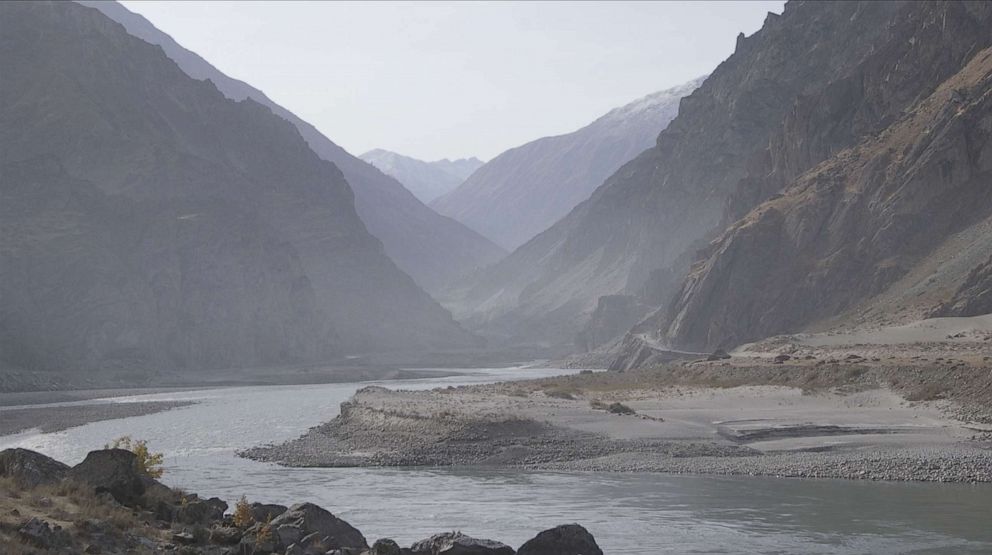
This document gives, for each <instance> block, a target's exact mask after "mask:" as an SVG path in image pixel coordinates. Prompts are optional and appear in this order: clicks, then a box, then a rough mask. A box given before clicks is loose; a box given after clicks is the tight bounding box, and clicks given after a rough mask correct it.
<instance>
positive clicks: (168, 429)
mask: <svg viewBox="0 0 992 555" xmlns="http://www.w3.org/2000/svg"><path fill="white" fill-rule="evenodd" d="M464 372H465V373H466V374H465V375H462V376H454V377H445V378H430V379H421V380H409V381H389V382H378V385H384V386H387V387H391V388H407V389H412V388H418V389H421V388H431V387H437V386H445V385H457V384H465V383H483V382H492V381H498V380H511V379H524V378H532V377H540V376H547V375H554V374H560V373H562V372H563V371H562V370H557V369H532V368H531V369H520V368H509V369H505V368H504V369H475V370H465V371H464ZM373 383H374V382H373ZM363 385H367V384H364V383H363V384H356V383H351V384H327V385H294V386H266V387H232V388H224V389H210V390H200V391H189V392H182V393H167V394H154V395H141V396H133V397H124V398H117V399H114V400H113V401H112V402H136V401H147V400H195V401H198V404H195V405H192V406H189V407H183V408H179V409H175V410H171V411H167V412H162V413H158V414H151V415H145V416H139V417H132V418H123V419H119V420H111V421H104V422H95V423H91V424H87V425H84V426H79V427H76V428H71V429H69V430H66V431H63V432H58V433H52V434H42V433H38V432H25V433H21V434H18V435H16V436H6V437H0V449H2V448H6V447H12V446H18V447H26V448H29V449H36V450H38V451H41V452H44V453H46V454H48V455H50V456H52V457H55V458H57V459H59V460H62V461H65V462H67V463H70V464H73V463H76V462H78V461H80V460H82V458H83V457H84V456H85V454H86V452H87V451H89V450H91V449H96V448H100V447H102V446H103V445H104V444H106V443H107V442H108V441H110V440H111V439H113V438H115V437H119V436H122V435H131V436H132V437H136V438H142V439H147V440H148V441H149V444H150V446H151V447H152V448H153V450H156V451H162V452H164V453H165V455H166V459H165V463H166V474H165V476H164V478H163V481H164V482H166V483H167V484H169V485H171V486H178V487H182V488H185V489H187V490H188V491H192V492H196V493H198V494H200V495H202V496H208V497H209V496H218V497H221V498H223V499H226V500H227V501H228V502H229V503H231V504H232V505H233V502H234V500H236V499H237V498H239V497H240V496H241V495H247V496H248V498H249V499H250V500H252V501H262V502H269V503H281V504H287V505H288V504H291V503H294V502H298V501H313V502H315V503H317V504H319V505H321V506H323V507H325V508H327V509H328V510H330V511H331V512H333V513H335V514H337V515H338V516H340V517H342V518H344V519H345V520H347V521H349V522H350V523H351V524H352V525H354V526H355V527H357V528H358V529H360V530H361V531H362V532H363V533H364V534H365V535H366V537H368V538H369V540H370V542H371V541H373V540H374V539H376V538H380V537H391V538H394V539H395V540H397V541H398V542H399V543H400V544H401V545H405V544H409V543H411V542H413V541H415V540H418V539H422V538H424V537H427V536H429V535H431V534H433V533H437V532H441V531H446V530H461V531H463V532H465V533H467V534H470V535H475V536H478V537H489V538H494V539H498V540H500V541H503V542H505V543H508V544H510V545H512V546H514V547H517V546H519V545H520V544H521V543H523V542H524V541H526V540H527V539H529V538H530V537H533V536H534V534H536V533H537V532H538V531H540V530H542V529H544V528H550V527H551V526H553V525H556V524H560V523H566V522H578V523H580V524H582V525H583V526H585V527H586V528H588V529H589V530H590V531H591V532H592V533H593V535H594V536H595V537H596V539H597V541H598V542H599V543H600V545H601V546H602V547H603V550H604V551H605V552H606V553H607V554H623V555H655V554H661V553H768V554H772V553H775V554H784V553H846V554H855V553H858V554H862V553H863V554H887V553H891V554H896V553H900V554H901V553H955V554H957V553H992V487H990V486H989V485H964V484H901V483H874V482H859V481H843V480H796V479H775V478H746V477H706V476H672V475H665V474H609V473H579V472H576V473H561V472H520V471H502V470H479V469H358V468H356V469H294V468H283V467H279V466H277V465H273V464H265V463H257V462H253V461H248V460H244V459H241V458H238V457H237V456H235V450H237V449H240V448H245V447H250V446H253V445H259V444H265V443H273V442H280V441H283V440H287V439H291V438H295V437H297V436H299V435H300V434H302V433H303V432H305V431H306V430H307V429H308V428H309V427H311V426H314V425H316V424H319V423H321V422H324V421H326V420H329V419H331V418H333V417H334V416H335V415H336V414H337V412H338V406H339V404H340V403H341V402H342V401H344V400H346V399H347V398H348V397H349V396H351V394H352V393H353V392H354V391H355V390H356V389H358V388H359V387H362V386H363ZM99 402H108V401H107V400H94V401H85V402H83V403H99ZM2 416H3V413H2V412H0V418H2Z"/></svg>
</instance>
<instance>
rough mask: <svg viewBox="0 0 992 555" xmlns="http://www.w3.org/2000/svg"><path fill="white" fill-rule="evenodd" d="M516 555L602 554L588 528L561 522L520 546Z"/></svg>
mask: <svg viewBox="0 0 992 555" xmlns="http://www.w3.org/2000/svg"><path fill="white" fill-rule="evenodd" d="M517 555H603V550H602V549H600V548H599V546H598V545H597V544H596V540H595V538H593V537H592V534H590V533H589V531H588V530H586V529H585V528H583V527H582V526H579V525H578V524H563V525H561V526H556V527H554V528H552V529H550V530H545V531H543V532H541V533H540V534H538V535H537V536H535V537H534V538H533V539H531V540H529V541H528V542H527V543H525V544H523V545H522V546H520V549H519V550H518V551H517Z"/></svg>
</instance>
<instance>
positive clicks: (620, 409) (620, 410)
mask: <svg viewBox="0 0 992 555" xmlns="http://www.w3.org/2000/svg"><path fill="white" fill-rule="evenodd" d="M606 412H608V413H610V414H637V411H635V410H634V409H632V408H630V407H628V406H627V405H625V404H623V403H610V406H608V407H606Z"/></svg>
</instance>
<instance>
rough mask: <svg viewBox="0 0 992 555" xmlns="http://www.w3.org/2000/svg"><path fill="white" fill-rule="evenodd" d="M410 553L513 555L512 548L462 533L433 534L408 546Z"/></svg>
mask: <svg viewBox="0 0 992 555" xmlns="http://www.w3.org/2000/svg"><path fill="white" fill-rule="evenodd" d="M410 555H513V548H512V547H510V546H508V545H506V544H502V543H500V542H498V541H494V540H483V539H478V538H473V537H471V536H467V535H465V534H462V533H461V532H445V533H443V534H435V535H433V536H431V537H430V538H427V539H426V540H421V541H419V542H417V543H415V544H413V545H412V546H410Z"/></svg>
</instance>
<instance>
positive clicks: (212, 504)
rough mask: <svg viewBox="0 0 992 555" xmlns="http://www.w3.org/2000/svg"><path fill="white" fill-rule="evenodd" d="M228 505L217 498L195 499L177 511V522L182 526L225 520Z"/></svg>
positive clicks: (182, 505)
mask: <svg viewBox="0 0 992 555" xmlns="http://www.w3.org/2000/svg"><path fill="white" fill-rule="evenodd" d="M226 510H227V503H225V502H224V501H222V500H220V499H218V498H216V497H211V498H210V499H206V500H204V499H194V500H192V501H187V502H186V503H183V504H181V505H180V506H179V508H178V509H176V517H175V520H176V522H179V523H182V524H205V523H208V522H214V521H217V520H221V519H223V518H224V511H226Z"/></svg>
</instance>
